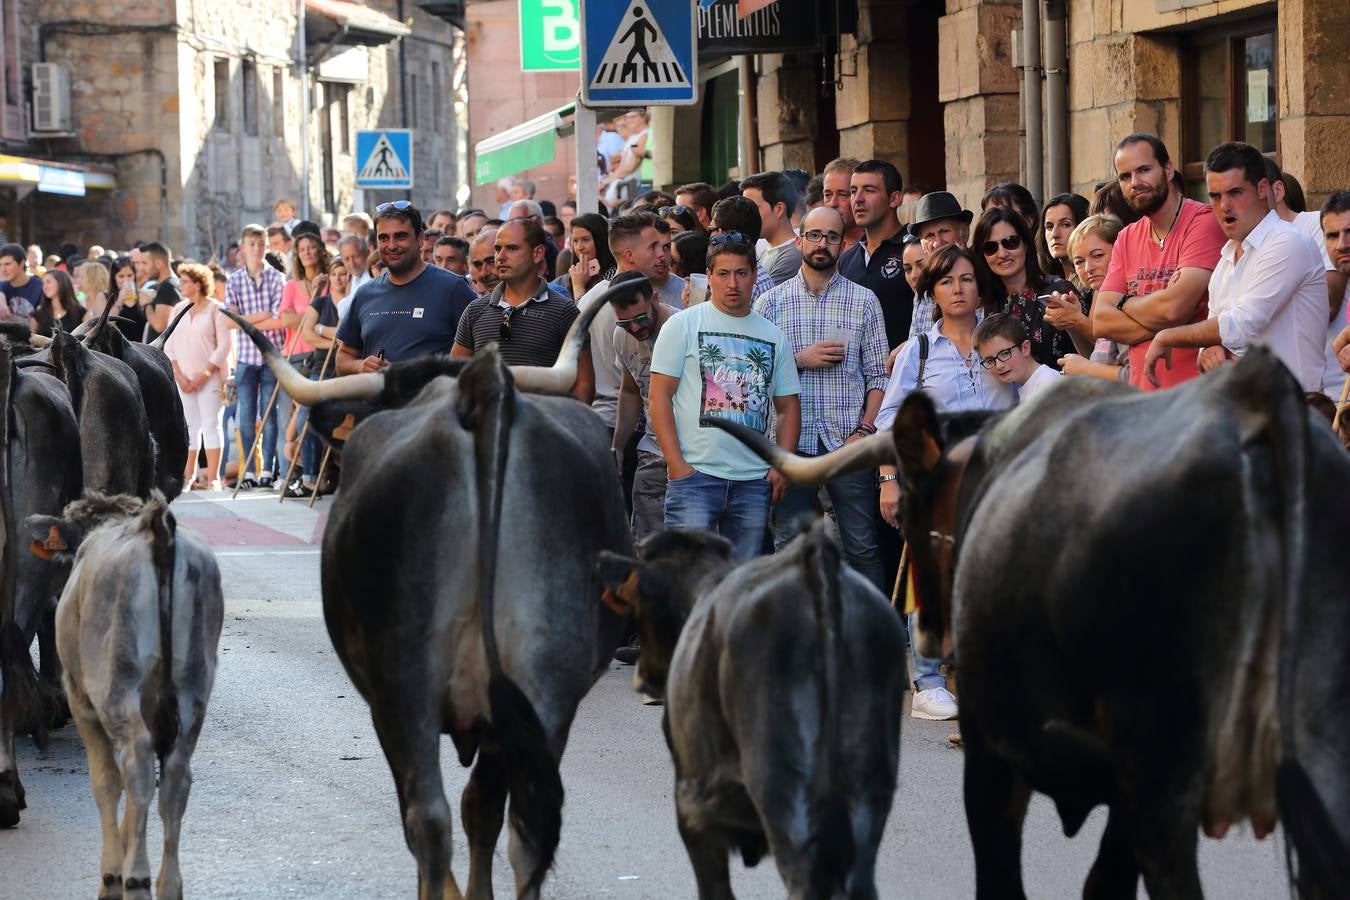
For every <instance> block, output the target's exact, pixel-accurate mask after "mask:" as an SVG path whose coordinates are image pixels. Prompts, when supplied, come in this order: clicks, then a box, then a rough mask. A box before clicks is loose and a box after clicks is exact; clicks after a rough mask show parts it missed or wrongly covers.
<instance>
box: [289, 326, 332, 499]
mask: <svg viewBox="0 0 1350 900" xmlns="http://www.w3.org/2000/svg"><path fill="white" fill-rule="evenodd" d="M336 346H337V341H336V340H334V341H333V342H332V343H331V344H329V345H328V352H327V353H326V354H324V357H323V365H321V366H319V380H320V381H323V376H324V375H325V374H327V372H328V363H329V362H330V361H331V360H332V359H333V348H335V347H336ZM308 436H309V416H305V427H304V428H302V429H300V438H299V439H298V440H297V441H296V442H295V446H296V449H297V450H299V453H298V454H297V455H301V454H303V453H304V452H305V451H304V446H305V438H306V437H308ZM295 463H296V460H294V459H292V460H291V464H290V466H289V467H288V468H287V469H286V480H285V481H283V482H282V488H281V498H280V499H279V500H278V501H277V502H278V503H285V502H286V491H287V490H288V489H289V487H290V484H291V476H292V475H294V474H295ZM318 490H319V481H318V479H317V478H316V479H315V480H314V491H315V493H318Z"/></svg>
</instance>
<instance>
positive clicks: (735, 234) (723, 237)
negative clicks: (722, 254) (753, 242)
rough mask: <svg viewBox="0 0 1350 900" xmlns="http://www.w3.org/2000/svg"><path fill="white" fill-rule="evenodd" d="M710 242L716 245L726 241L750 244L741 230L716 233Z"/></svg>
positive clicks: (718, 245)
mask: <svg viewBox="0 0 1350 900" xmlns="http://www.w3.org/2000/svg"><path fill="white" fill-rule="evenodd" d="M708 243H709V244H712V245H713V246H714V247H720V246H722V245H723V244H726V243H732V244H749V243H750V241H749V240H748V239H747V238H746V236H745V235H743V234H741V233H740V232H739V231H724V232H722V233H721V234H715V235H713V236H712V237H711V238H709V239H708Z"/></svg>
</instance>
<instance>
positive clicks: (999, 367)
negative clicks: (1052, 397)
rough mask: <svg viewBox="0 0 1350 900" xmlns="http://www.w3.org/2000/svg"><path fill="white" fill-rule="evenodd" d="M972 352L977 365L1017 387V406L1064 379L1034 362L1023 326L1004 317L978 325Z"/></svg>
mask: <svg viewBox="0 0 1350 900" xmlns="http://www.w3.org/2000/svg"><path fill="white" fill-rule="evenodd" d="M975 352H976V353H978V354H979V355H980V365H981V366H983V367H984V368H985V369H986V370H987V371H989V372H991V373H993V375H994V376H995V377H996V378H998V380H999V381H1001V382H1003V383H1004V384H1015V385H1017V402H1018V403H1025V402H1027V401H1028V400H1030V399H1031V398H1032V397H1033V396H1035V395H1036V394H1038V393H1040V392H1041V391H1043V390H1045V389H1046V388H1047V387H1049V386H1050V385H1052V384H1054V383H1055V382H1056V381H1058V380H1059V379H1060V378H1062V377H1064V376H1063V375H1062V374H1061V373H1060V372H1059V371H1057V370H1055V369H1052V368H1050V367H1049V366H1047V365H1044V364H1043V363H1038V362H1036V359H1035V357H1033V356H1032V355H1031V339H1030V338H1029V337H1027V328H1026V326H1025V325H1023V324H1022V321H1021V320H1020V319H1015V318H1013V317H1012V316H1010V315H1008V314H1007V313H995V314H994V315H991V316H989V317H987V318H986V319H985V320H984V321H983V322H981V323H980V324H979V327H977V328H976V329H975Z"/></svg>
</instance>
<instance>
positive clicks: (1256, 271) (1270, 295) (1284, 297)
mask: <svg viewBox="0 0 1350 900" xmlns="http://www.w3.org/2000/svg"><path fill="white" fill-rule="evenodd" d="M1312 249H1313V248H1312V247H1310V246H1309V245H1308V242H1307V241H1306V240H1304V238H1303V235H1300V234H1297V233H1294V232H1290V231H1282V232H1280V233H1277V234H1274V235H1272V236H1271V237H1270V239H1269V240H1267V241H1266V242H1265V243H1264V244H1262V245H1261V247H1260V248H1259V249H1258V250H1256V251H1254V252H1255V255H1256V257H1257V258H1255V259H1251V260H1248V261H1247V265H1246V266H1244V267H1243V271H1242V272H1241V273H1234V275H1233V281H1232V282H1230V283H1229V290H1230V291H1231V290H1235V289H1240V290H1241V293H1239V294H1237V295H1236V296H1234V297H1232V298H1231V300H1230V302H1229V303H1228V304H1227V305H1226V306H1225V308H1224V309H1223V311H1222V312H1220V313H1219V314H1218V316H1216V318H1217V319H1218V320H1219V339H1220V340H1221V341H1223V345H1224V346H1225V347H1227V348H1228V350H1229V351H1231V352H1232V353H1233V354H1234V355H1235V356H1241V355H1242V354H1243V353H1245V352H1246V351H1247V348H1248V346H1249V345H1250V344H1251V343H1252V342H1253V341H1254V340H1255V339H1256V338H1257V336H1259V335H1261V334H1263V333H1265V331H1266V329H1267V328H1268V327H1269V326H1270V321H1271V319H1273V318H1275V315H1276V313H1278V312H1279V311H1280V310H1282V309H1283V308H1284V307H1285V306H1286V305H1288V304H1289V302H1290V301H1291V300H1293V298H1294V294H1295V292H1296V291H1297V290H1298V287H1299V285H1300V283H1302V281H1303V279H1304V278H1305V277H1306V276H1307V274H1308V272H1309V271H1310V270H1312V269H1319V270H1320V269H1321V266H1322V261H1321V260H1319V259H1317V258H1316V257H1315V256H1314V254H1313V252H1312Z"/></svg>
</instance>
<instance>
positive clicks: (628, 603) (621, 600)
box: [600, 570, 638, 616]
mask: <svg viewBox="0 0 1350 900" xmlns="http://www.w3.org/2000/svg"><path fill="white" fill-rule="evenodd" d="M637 579H638V573H637V571H636V570H634V571H632V572H629V573H628V578H626V579H625V580H624V583H623V584H621V585H619V589H618V590H617V591H612V590H610V589H609V588H605V592H604V593H603V594H601V595H600V602H602V603H604V604H605V605H606V606H608V607H609V608H610V609H611V610H613V611H614V613H615V614H616V615H620V616H622V615H625V614H626V613H627V612H628V610H629V608H630V607H631V608H636V607H637Z"/></svg>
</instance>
